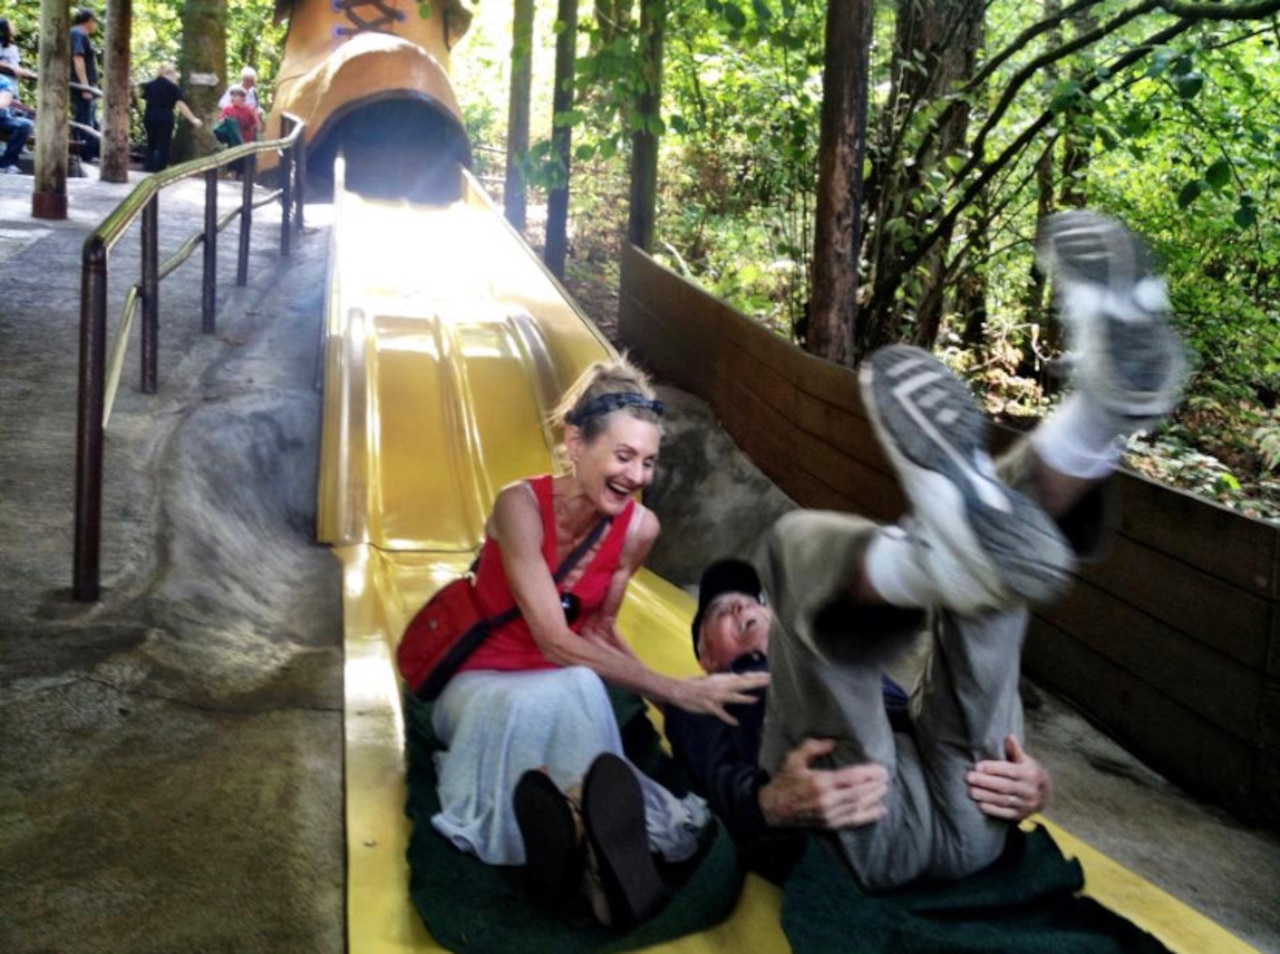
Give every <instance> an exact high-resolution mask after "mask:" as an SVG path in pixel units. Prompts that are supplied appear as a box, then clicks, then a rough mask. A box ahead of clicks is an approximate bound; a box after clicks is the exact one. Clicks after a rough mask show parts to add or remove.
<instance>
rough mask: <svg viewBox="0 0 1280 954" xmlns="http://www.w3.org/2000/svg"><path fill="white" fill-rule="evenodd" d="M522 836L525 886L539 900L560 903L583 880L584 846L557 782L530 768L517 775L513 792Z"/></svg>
mask: <svg viewBox="0 0 1280 954" xmlns="http://www.w3.org/2000/svg"><path fill="white" fill-rule="evenodd" d="M512 800H513V802H514V804H515V811H516V824H518V825H519V826H520V834H521V836H522V837H523V838H524V853H525V866H524V875H525V886H526V888H527V889H528V891H529V896H530V897H531V898H533V900H534V901H535V902H537V903H538V904H544V905H549V906H554V907H558V906H562V905H564V904H565V903H566V902H567V901H569V900H570V899H571V898H573V897H574V896H575V895H576V893H577V890H578V886H579V884H580V883H581V881H582V864H583V849H582V844H581V842H580V841H579V839H578V829H577V825H576V823H575V822H574V817H573V807H572V806H571V805H570V804H569V799H567V798H566V797H565V796H564V793H563V792H561V791H560V789H558V788H556V783H555V782H553V781H551V779H550V777H549V776H548V775H547V774H546V773H545V772H543V771H541V770H538V769H533V770H530V771H528V772H525V773H524V774H523V775H521V776H520V781H519V782H517V783H516V790H515V794H514V795H513V796H512Z"/></svg>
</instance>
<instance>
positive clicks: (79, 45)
mask: <svg viewBox="0 0 1280 954" xmlns="http://www.w3.org/2000/svg"><path fill="white" fill-rule="evenodd" d="M97 31H98V17H97V15H96V14H95V13H94V12H93V11H92V10H90V9H88V8H87V7H81V8H80V9H79V10H77V11H76V15H75V16H74V17H72V18H71V82H72V83H79V84H80V85H81V86H89V87H94V88H95V89H96V88H97V85H98V57H97V53H96V52H95V50H94V48H93V41H92V39H91V38H92V37H93V34H94V33H96V32H97ZM71 108H72V119H74V120H75V121H76V122H77V123H79V124H80V125H82V126H88V127H89V128H90V129H97V128H98V120H97V116H96V112H97V109H96V94H95V93H93V92H92V91H91V90H88V89H75V88H72V90H71ZM77 135H78V137H79V139H80V142H81V146H80V158H81V159H84V160H86V161H88V162H96V161H97V159H98V138H97V137H96V136H91V135H89V134H88V133H84V132H78V133H77Z"/></svg>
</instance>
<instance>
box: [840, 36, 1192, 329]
mask: <svg viewBox="0 0 1280 954" xmlns="http://www.w3.org/2000/svg"><path fill="white" fill-rule="evenodd" d="M1197 22H1198V21H1196V20H1179V21H1178V22H1177V23H1175V24H1174V25H1173V26H1170V27H1168V28H1167V29H1164V30H1161V31H1160V32H1158V33H1155V34H1152V35H1151V36H1150V37H1149V38H1148V39H1147V40H1145V41H1144V42H1143V43H1141V44H1139V45H1138V46H1136V47H1134V48H1133V49H1131V50H1130V51H1129V52H1128V53H1125V54H1124V55H1123V56H1120V57H1118V58H1117V59H1116V60H1115V61H1114V62H1113V63H1111V64H1110V66H1109V67H1108V69H1107V72H1108V73H1109V74H1115V73H1118V72H1120V71H1121V70H1123V69H1125V68H1126V67H1128V66H1132V65H1133V64H1134V63H1136V62H1138V61H1139V60H1141V59H1143V58H1144V57H1146V56H1147V55H1149V54H1150V52H1151V50H1152V49H1154V48H1155V47H1159V46H1163V45H1164V44H1166V43H1168V42H1169V41H1170V40H1172V39H1174V38H1175V37H1177V36H1180V35H1181V34H1183V33H1185V32H1187V31H1188V30H1190V29H1191V28H1192V27H1194V26H1195V25H1196V23H1197ZM1102 82H1103V77H1102V76H1101V75H1099V74H1096V73H1095V74H1094V75H1093V76H1091V77H1090V78H1089V79H1087V80H1085V81H1083V82H1082V83H1081V84H1080V85H1081V87H1082V88H1083V89H1084V90H1085V91H1086V92H1091V91H1092V90H1094V89H1096V88H1097V87H1098V86H1099V85H1101V83H1102ZM1055 118H1056V114H1055V113H1054V112H1053V111H1051V110H1050V111H1046V112H1045V113H1043V114H1042V115H1041V116H1040V117H1039V118H1038V119H1037V120H1036V121H1035V122H1033V123H1032V124H1031V125H1030V126H1028V127H1027V128H1026V129H1024V130H1023V131H1022V133H1021V134H1019V135H1018V137H1017V138H1016V139H1014V140H1013V142H1011V143H1009V145H1008V146H1006V147H1005V149H1004V151H1003V152H1001V153H1000V155H999V156H997V157H996V158H995V159H994V160H992V162H990V163H988V164H987V165H986V167H985V168H984V169H983V171H982V172H981V174H980V175H978V176H977V177H976V178H975V179H974V180H973V181H972V182H970V183H969V185H968V187H967V188H966V189H965V190H964V194H963V195H961V196H960V198H959V199H958V200H957V201H956V203H955V205H953V206H952V207H951V209H950V210H949V211H948V212H947V213H946V215H944V216H942V217H941V218H939V219H938V222H937V224H935V225H934V227H933V229H932V230H931V231H930V232H929V233H928V234H926V235H924V236H923V237H922V238H921V240H920V242H919V244H917V245H916V247H915V248H914V249H912V251H911V252H910V253H909V254H908V255H907V256H906V257H905V259H904V260H903V262H902V263H901V265H900V267H899V269H898V273H899V274H905V273H907V272H909V271H910V270H911V269H912V268H914V267H915V266H916V265H918V264H919V263H920V261H921V260H923V258H924V257H925V255H927V254H928V253H929V251H930V250H931V249H932V248H933V246H934V245H936V244H937V243H938V241H939V240H940V239H941V238H942V236H944V235H947V234H949V231H950V230H951V229H952V228H953V227H954V226H955V222H956V219H957V218H959V216H960V213H961V212H963V211H964V210H965V209H966V208H968V206H969V205H970V204H972V203H973V201H974V200H975V199H976V198H977V196H978V195H979V194H981V192H982V190H983V189H984V188H985V187H986V185H987V183H988V182H990V181H991V180H992V179H994V178H995V177H996V176H997V175H999V174H1000V173H1001V172H1002V171H1003V170H1004V168H1005V167H1006V166H1007V165H1009V164H1010V163H1012V162H1013V161H1014V159H1016V158H1017V157H1018V156H1019V155H1020V154H1021V153H1022V151H1023V150H1024V149H1026V148H1027V146H1028V145H1029V144H1030V143H1031V141H1032V140H1033V139H1035V137H1036V136H1038V135H1039V134H1040V133H1041V132H1042V131H1043V130H1044V129H1045V128H1046V127H1048V126H1049V125H1051V124H1052V123H1053V121H1054V119H1055ZM973 165H974V163H973V162H972V161H971V162H970V163H969V165H967V166H966V170H965V171H966V172H967V171H971V168H972V166H973ZM961 175H963V173H962V174H961ZM958 178H960V176H959V175H958V176H957V179H958ZM893 285H894V280H892V279H888V280H886V279H883V278H881V277H879V276H877V280H876V284H875V289H874V291H873V292H872V295H871V300H870V301H869V302H868V303H867V306H866V309H865V310H866V311H869V312H875V311H876V310H877V309H878V308H882V307H884V303H885V301H886V299H887V298H888V297H889V295H891V294H892V293H893Z"/></svg>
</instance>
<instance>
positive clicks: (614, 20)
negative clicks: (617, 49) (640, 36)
mask: <svg viewBox="0 0 1280 954" xmlns="http://www.w3.org/2000/svg"><path fill="white" fill-rule="evenodd" d="M643 2H644V0H641V3H643ZM631 4H632V0H597V2H596V4H595V11H596V23H597V24H598V25H599V27H600V43H601V45H602V46H608V45H609V44H610V43H612V42H613V41H614V40H616V39H617V38H618V37H620V36H625V35H626V34H627V33H628V32H629V31H630V29H631ZM640 16H641V29H643V22H644V21H643V17H644V13H643V12H641V14H640Z"/></svg>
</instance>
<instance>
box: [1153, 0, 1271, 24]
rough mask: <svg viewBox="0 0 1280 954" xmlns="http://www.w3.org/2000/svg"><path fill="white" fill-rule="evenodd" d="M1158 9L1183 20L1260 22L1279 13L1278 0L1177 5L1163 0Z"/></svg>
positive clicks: (1174, 0) (1174, 1)
mask: <svg viewBox="0 0 1280 954" xmlns="http://www.w3.org/2000/svg"><path fill="white" fill-rule="evenodd" d="M1160 7H1161V8H1162V9H1164V10H1167V11H1168V12H1169V13H1172V14H1173V15H1174V16H1175V17H1181V18H1182V19H1184V20H1261V19H1262V18H1263V17H1269V16H1273V15H1274V14H1276V13H1280V0H1257V2H1256V3H1178V2H1176V0H1163V2H1161V3H1160Z"/></svg>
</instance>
